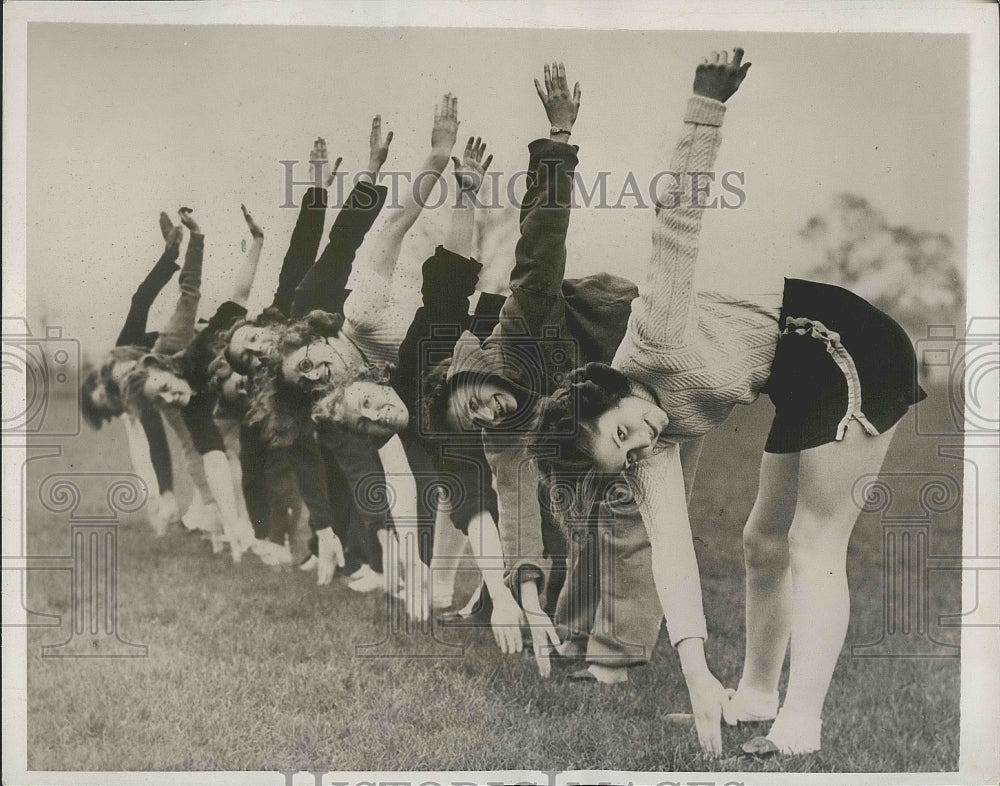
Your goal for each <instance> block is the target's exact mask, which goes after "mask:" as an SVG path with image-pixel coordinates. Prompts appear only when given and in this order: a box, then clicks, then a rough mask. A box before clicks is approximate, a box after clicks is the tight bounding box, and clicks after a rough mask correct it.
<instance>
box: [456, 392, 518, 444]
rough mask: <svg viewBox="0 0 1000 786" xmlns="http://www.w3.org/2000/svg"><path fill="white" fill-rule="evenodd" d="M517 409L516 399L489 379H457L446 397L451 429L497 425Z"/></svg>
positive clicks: (473, 428)
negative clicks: (457, 381) (453, 387)
mask: <svg viewBox="0 0 1000 786" xmlns="http://www.w3.org/2000/svg"><path fill="white" fill-rule="evenodd" d="M515 412H517V398H515V396H514V394H513V393H511V391H510V390H509V389H508V388H507V387H505V386H504V385H502V384H500V383H499V382H497V381H495V380H491V379H486V380H466V381H463V382H459V383H458V384H457V385H456V386H455V389H454V390H452V392H451V395H450V396H449V398H448V417H447V420H446V422H447V425H448V427H449V428H450V429H452V430H453V431H471V430H476V429H480V428H497V427H499V426H500V425H502V424H503V421H504V420H506V419H507V418H509V417H510V416H511V415H513V414H514V413H515Z"/></svg>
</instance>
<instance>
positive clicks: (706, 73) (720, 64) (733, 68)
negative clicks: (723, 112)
mask: <svg viewBox="0 0 1000 786" xmlns="http://www.w3.org/2000/svg"><path fill="white" fill-rule="evenodd" d="M749 70H750V63H744V62H743V50H742V49H740V48H739V47H736V48H735V49H734V50H733V59H732V60H731V61H730V59H729V53H728V52H712V54H711V55H709V56H708V57H703V58H702V59H701V63H700V64H699V66H698V67H697V68H696V69H695V72H694V92H695V95H699V96H704V97H705V98H714V99H715V100H716V101H722V102H723V103H725V101H726V99H728V98H729V97H730V96H732V95H733V93H735V92H736V91H737V90H739V89H740V85H741V84H742V83H743V80H744V79H746V75H747V71H749Z"/></svg>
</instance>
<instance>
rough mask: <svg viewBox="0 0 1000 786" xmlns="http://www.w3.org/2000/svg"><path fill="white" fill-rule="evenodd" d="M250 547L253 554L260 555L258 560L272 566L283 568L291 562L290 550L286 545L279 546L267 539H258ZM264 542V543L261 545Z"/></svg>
mask: <svg viewBox="0 0 1000 786" xmlns="http://www.w3.org/2000/svg"><path fill="white" fill-rule="evenodd" d="M256 544H257V545H255V546H254V547H253V548H252V551H253V552H254V554H256V555H257V556H258V557H260V561H261V562H263V563H264V564H265V565H270V566H271V567H273V568H283V567H287V566H288V565H291V564H292V552H291V551H289V550H288V547H287V546H279V545H278V544H277V543H272V542H271V541H269V540H266V541H260V540H258V541H257V542H256ZM261 544H266V545H261Z"/></svg>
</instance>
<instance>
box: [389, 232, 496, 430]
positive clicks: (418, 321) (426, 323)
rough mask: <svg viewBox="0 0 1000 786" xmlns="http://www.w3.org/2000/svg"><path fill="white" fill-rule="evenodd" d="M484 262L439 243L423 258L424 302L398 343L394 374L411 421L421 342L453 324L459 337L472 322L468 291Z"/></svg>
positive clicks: (417, 388)
mask: <svg viewBox="0 0 1000 786" xmlns="http://www.w3.org/2000/svg"><path fill="white" fill-rule="evenodd" d="M481 269H482V265H480V264H479V263H478V262H476V261H475V260H474V259H467V258H466V257H463V256H460V255H458V254H453V253H452V252H450V251H448V249H446V248H444V246H438V247H437V250H436V251H435V252H434V256H432V257H430V258H429V259H428V260H427V261H426V262H424V267H423V286H422V289H421V291H422V293H423V305H421V307H420V308H419V309H417V313H416V314H414V316H413V321H412V322H411V323H410V327H409V329H408V330H407V331H406V337H405V338H404V339H403V343H402V344H400V346H399V363H398V364H397V366H396V370H395V372H394V373H393V375H392V383H391V384H392V386H393V388H394V389H395V390H396V392H397V393H398V394H399V397H400V398H401V399H403V403H404V404H406V406H407V408H408V409H409V410H410V422H411V423H415V422H416V412H417V408H418V407H419V404H420V383H421V379H422V377H423V373H422V369H421V368H420V343H421V341H423V340H425V339H430V338H431V335H432V332H433V331H434V329H435V328H440V327H444V326H448V327H453V328H454V329H455V330H454V334H455V337H456V340H457V338H458V336H459V335H461V333H462V331H463V330H466V329H467V328H468V326H469V324H470V322H471V318H470V317H469V300H468V298H469V295H470V294H472V292H473V291H474V290H475V286H476V280H477V278H478V276H479V271H480V270H481Z"/></svg>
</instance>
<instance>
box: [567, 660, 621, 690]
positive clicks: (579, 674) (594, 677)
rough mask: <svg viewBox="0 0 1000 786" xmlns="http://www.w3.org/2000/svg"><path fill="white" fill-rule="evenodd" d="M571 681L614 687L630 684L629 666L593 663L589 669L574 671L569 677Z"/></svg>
mask: <svg viewBox="0 0 1000 786" xmlns="http://www.w3.org/2000/svg"><path fill="white" fill-rule="evenodd" d="M569 678H570V679H571V680H576V681H578V682H600V683H601V684H603V685H614V684H615V683H619V682H628V666H603V665H601V664H600V663H591V664H590V665H589V666H588V667H587V668H585V669H580V671H574V672H573V673H572V674H570V675H569Z"/></svg>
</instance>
